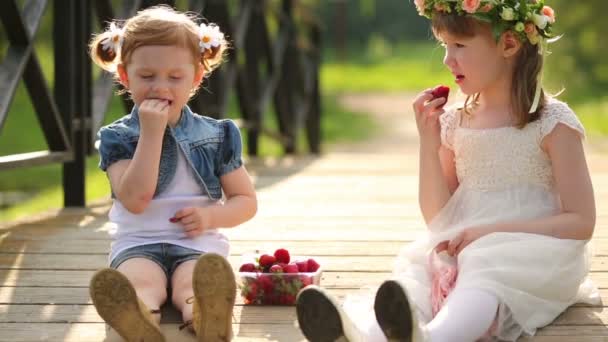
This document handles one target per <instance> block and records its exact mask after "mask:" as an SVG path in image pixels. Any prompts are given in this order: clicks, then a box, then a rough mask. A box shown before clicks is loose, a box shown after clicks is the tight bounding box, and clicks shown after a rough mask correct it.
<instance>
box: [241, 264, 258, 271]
mask: <svg viewBox="0 0 608 342" xmlns="http://www.w3.org/2000/svg"><path fill="white" fill-rule="evenodd" d="M239 272H255V265H254V264H252V263H247V264H242V265H241V268H239Z"/></svg>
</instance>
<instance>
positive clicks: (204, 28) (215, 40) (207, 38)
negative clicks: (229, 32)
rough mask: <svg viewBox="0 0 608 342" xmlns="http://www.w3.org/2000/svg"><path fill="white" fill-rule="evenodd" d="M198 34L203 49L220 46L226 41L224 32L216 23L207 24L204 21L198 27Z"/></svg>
mask: <svg viewBox="0 0 608 342" xmlns="http://www.w3.org/2000/svg"><path fill="white" fill-rule="evenodd" d="M198 35H199V38H200V42H199V46H200V48H201V51H205V50H211V48H213V47H219V46H220V45H221V44H222V42H223V41H224V34H223V33H222V32H221V31H220V27H219V26H217V25H215V24H209V25H206V24H204V23H202V24H201V25H200V27H199V29H198Z"/></svg>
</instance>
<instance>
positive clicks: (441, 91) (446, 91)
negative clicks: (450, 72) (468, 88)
mask: <svg viewBox="0 0 608 342" xmlns="http://www.w3.org/2000/svg"><path fill="white" fill-rule="evenodd" d="M431 94H432V95H433V100H434V99H438V98H441V97H443V98H445V102H444V103H443V104H442V105H440V106H439V107H438V108H443V106H444V105H445V104H446V103H447V102H448V96H449V95H450V87H448V86H445V85H439V86H437V87H435V88H434V89H433V91H432V92H431Z"/></svg>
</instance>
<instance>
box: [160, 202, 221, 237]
mask: <svg viewBox="0 0 608 342" xmlns="http://www.w3.org/2000/svg"><path fill="white" fill-rule="evenodd" d="M211 215H212V213H211V210H210V209H209V208H198V207H188V208H184V209H182V210H179V211H178V212H176V213H175V215H174V216H173V217H172V218H171V219H169V221H171V222H172V223H180V224H181V225H182V227H183V228H184V231H185V232H186V236H188V237H189V238H193V237H196V236H199V235H201V234H202V233H203V232H205V230H207V229H209V228H211V221H212V220H211Z"/></svg>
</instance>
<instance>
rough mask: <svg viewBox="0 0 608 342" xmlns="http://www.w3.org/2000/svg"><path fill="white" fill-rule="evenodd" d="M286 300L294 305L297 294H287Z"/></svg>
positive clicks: (286, 302) (288, 303)
mask: <svg viewBox="0 0 608 342" xmlns="http://www.w3.org/2000/svg"><path fill="white" fill-rule="evenodd" d="M284 300H285V304H287V305H293V304H295V303H296V296H294V295H292V294H286V295H285V298H284Z"/></svg>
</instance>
